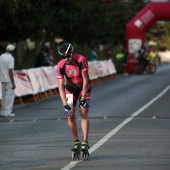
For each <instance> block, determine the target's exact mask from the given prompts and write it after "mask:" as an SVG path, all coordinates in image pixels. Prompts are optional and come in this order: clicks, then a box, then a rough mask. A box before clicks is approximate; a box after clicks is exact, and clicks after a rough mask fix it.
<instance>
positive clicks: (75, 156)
mask: <svg viewBox="0 0 170 170" xmlns="http://www.w3.org/2000/svg"><path fill="white" fill-rule="evenodd" d="M71 157H72V161H74V160H79V159H80V152H78V151H77V152H74V151H73V152H72V155H71Z"/></svg>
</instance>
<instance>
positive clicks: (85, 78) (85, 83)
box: [82, 70, 89, 97]
mask: <svg viewBox="0 0 170 170" xmlns="http://www.w3.org/2000/svg"><path fill="white" fill-rule="evenodd" d="M82 77H83V89H82V96H84V97H85V96H86V93H87V90H88V84H89V75H88V70H86V71H83V72H82Z"/></svg>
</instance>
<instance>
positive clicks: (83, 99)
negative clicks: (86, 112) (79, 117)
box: [79, 96, 86, 107]
mask: <svg viewBox="0 0 170 170" xmlns="http://www.w3.org/2000/svg"><path fill="white" fill-rule="evenodd" d="M85 103H86V97H84V96H82V97H81V98H80V103H79V106H81V107H82V106H83V105H84V104H85Z"/></svg>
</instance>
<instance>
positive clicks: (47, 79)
mask: <svg viewBox="0 0 170 170" xmlns="http://www.w3.org/2000/svg"><path fill="white" fill-rule="evenodd" d="M88 64H89V76H90V79H91V80H94V79H97V78H100V77H105V76H108V75H112V74H116V73H117V72H116V69H115V66H114V64H113V62H112V60H111V59H110V60H103V61H94V62H88ZM14 79H15V83H16V89H15V94H16V97H22V96H26V95H38V94H39V93H44V92H47V91H49V90H53V89H57V88H58V84H57V77H56V66H54V67H40V68H31V69H24V70H21V71H17V70H15V71H14ZM1 95H2V92H1V84H0V99H1ZM46 95H47V94H46Z"/></svg>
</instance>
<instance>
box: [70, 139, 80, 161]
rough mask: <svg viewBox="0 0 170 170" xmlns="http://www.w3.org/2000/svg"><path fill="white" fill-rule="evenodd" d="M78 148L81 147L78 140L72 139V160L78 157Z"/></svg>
mask: <svg viewBox="0 0 170 170" xmlns="http://www.w3.org/2000/svg"><path fill="white" fill-rule="evenodd" d="M80 149H81V142H80V141H79V140H76V141H74V146H73V148H72V149H71V151H72V160H73V161H74V160H79V159H80Z"/></svg>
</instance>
